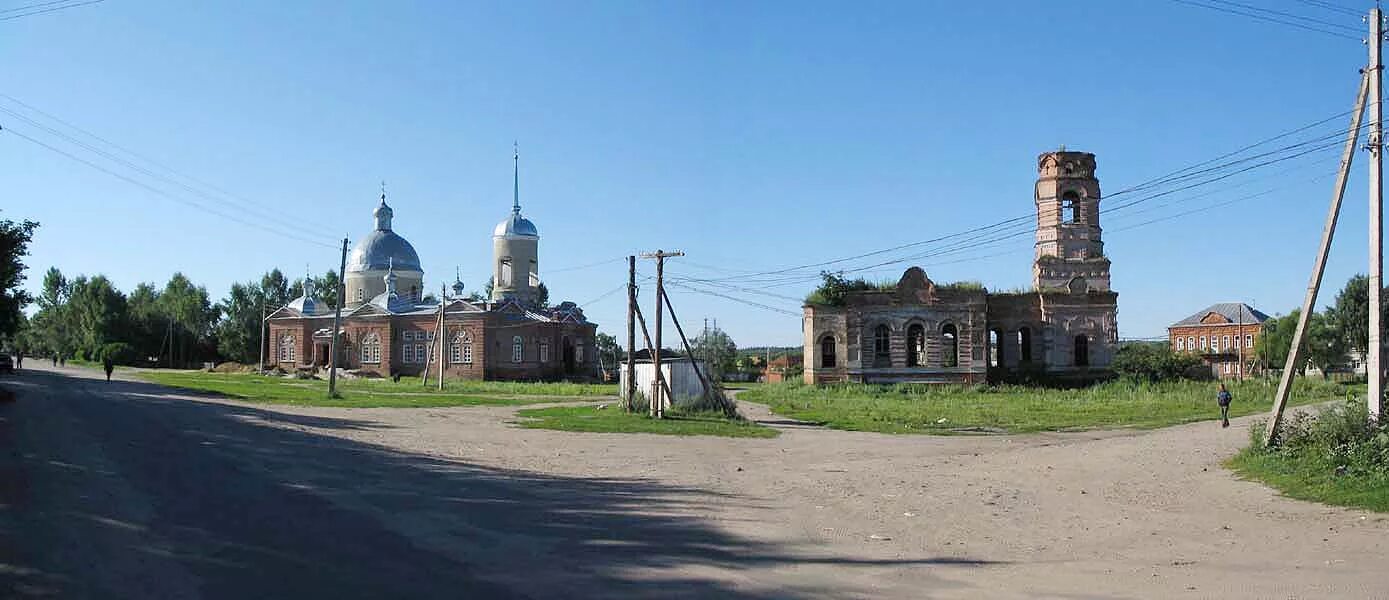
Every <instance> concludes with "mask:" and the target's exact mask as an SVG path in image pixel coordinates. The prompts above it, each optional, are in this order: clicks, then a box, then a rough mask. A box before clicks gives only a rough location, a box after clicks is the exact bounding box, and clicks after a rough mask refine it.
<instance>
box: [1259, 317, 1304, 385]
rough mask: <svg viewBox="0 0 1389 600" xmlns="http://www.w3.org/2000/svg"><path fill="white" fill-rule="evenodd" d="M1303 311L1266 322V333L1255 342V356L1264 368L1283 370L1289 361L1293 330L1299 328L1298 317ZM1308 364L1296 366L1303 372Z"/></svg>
mask: <svg viewBox="0 0 1389 600" xmlns="http://www.w3.org/2000/svg"><path fill="white" fill-rule="evenodd" d="M1301 314H1302V309H1296V310H1294V311H1292V312H1291V313H1288V314H1287V315H1284V316H1281V317H1275V318H1272V319H1269V320H1267V321H1265V322H1264V331H1263V333H1261V334H1260V335H1259V339H1258V340H1256V341H1255V342H1254V356H1256V357H1258V360H1259V363H1260V364H1261V365H1263V366H1264V368H1272V369H1281V368H1283V366H1284V365H1285V364H1287V361H1288V349H1289V348H1291V347H1292V345H1293V330H1294V329H1296V328H1297V319H1298V316H1299V315H1301ZM1306 366H1307V363H1306V362H1305V360H1304V362H1303V363H1302V364H1300V365H1296V366H1294V368H1295V369H1297V370H1299V371H1301V370H1302V369H1304V368H1306Z"/></svg>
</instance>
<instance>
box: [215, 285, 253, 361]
mask: <svg viewBox="0 0 1389 600" xmlns="http://www.w3.org/2000/svg"><path fill="white" fill-rule="evenodd" d="M263 297H264V294H262V293H261V290H260V287H259V286H257V285H256V284H255V283H233V284H232V286H231V291H230V292H228V294H227V297H226V298H225V299H223V300H222V301H221V302H220V303H218V305H217V308H218V311H219V312H220V313H221V314H222V320H220V321H218V323H217V353H218V354H221V355H222V356H224V357H226V358H229V359H231V360H235V361H238V362H241V363H247V364H249V363H251V362H254V361H257V360H260V343H261V333H262V331H261V327H262V325H261V308H262V306H261V299H262V298H263Z"/></svg>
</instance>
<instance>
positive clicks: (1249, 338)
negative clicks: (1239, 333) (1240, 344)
mask: <svg viewBox="0 0 1389 600" xmlns="http://www.w3.org/2000/svg"><path fill="white" fill-rule="evenodd" d="M1244 347H1245V348H1253V347H1254V334H1252V333H1246V334H1244Z"/></svg>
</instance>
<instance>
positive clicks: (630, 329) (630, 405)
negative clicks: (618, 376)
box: [627, 256, 637, 412]
mask: <svg viewBox="0 0 1389 600" xmlns="http://www.w3.org/2000/svg"><path fill="white" fill-rule="evenodd" d="M636 312H637V257H635V256H628V257H627V412H632V411H634V410H636V407H637V370H636V369H637V319H636Z"/></svg>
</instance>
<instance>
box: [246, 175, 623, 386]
mask: <svg viewBox="0 0 1389 600" xmlns="http://www.w3.org/2000/svg"><path fill="white" fill-rule="evenodd" d="M514 176H516V177H518V179H519V172H518V173H515V174H514ZM517 190H518V191H519V182H518V185H517ZM518 191H514V192H513V193H514V194H515V196H514V197H513V201H512V210H511V214H510V215H509V216H508V217H507V218H506V219H504V220H503V221H502V222H501V223H498V224H497V226H496V228H495V229H494V230H493V233H492V247H493V265H492V268H491V270H492V272H493V277H494V281H495V284H494V286H493V290H492V297H491V298H488V299H485V300H480V301H469V300H467V299H464V298H462V293H463V284H462V282H461V281H457V280H455V282H454V284H453V288H452V289H453V294H452V295H448V294H446V295H445V297H444V298H442V299H441V300H440V301H429V302H426V301H425V300H424V299H423V290H424V271H423V270H422V269H421V267H420V259H419V255H418V254H417V253H416V252H415V249H414V247H413V246H411V245H410V243H409V242H408V241H406V240H405V238H403V237H401V236H400V235H399V234H397V233H396V232H395V231H394V230H393V229H392V219H393V217H394V211H392V209H391V207H390V206H388V205H387V204H386V195H385V193H382V195H381V203H380V205H379V206H377V207H376V210H375V211H373V213H372V214H373V217H374V218H375V220H376V227H375V229H374V230H373V231H372V232H371V233H369V234H368V235H366V236H364V237H363V238H362V239H361V240H359V241H358V242H357V244H356V246H355V247H354V248H353V250H352V253H351V255H350V256H349V258H348V264H347V270H346V273H345V275H344V277H343V284H344V291H345V293H344V297H345V298H346V300H347V301H346V302H345V303H344V304H343V310H342V329H341V333H340V334H339V335H340V336H341V337H340V340H339V341H340V342H341V343H340V344H339V351H338V359H339V360H337V361H333V360H331V359H330V356H329V354H330V352H329V348H330V345H331V342H332V335H333V333H332V332H333V309H332V308H331V307H329V306H327V305H326V304H325V303H323V302H321V301H320V300H318V298H317V297H316V296H315V294H314V290H313V289H312V287H311V286H308V285H306V286H305V289H304V292H303V295H302V296H300V297H299V298H295V299H294V300H293V301H292V302H290V303H289V304H288V305H286V306H284V307H282V308H280V309H278V310H276V311H275V312H274V313H272V314H271V315H270V317H269V319H268V322H269V336H268V338H267V342H268V348H267V356H269V357H270V361H269V363H270V364H273V365H278V366H280V367H281V368H284V369H286V370H296V369H317V368H321V367H326V366H328V365H329V364H332V363H336V364H337V365H339V366H341V367H342V368H346V369H352V370H356V371H359V372H362V373H370V374H374V375H379V376H382V377H387V376H391V375H418V374H420V373H421V372H422V371H423V370H424V368H425V367H426V365H429V366H430V368H431V369H437V368H438V367H437V362H436V361H438V360H440V359H441V358H442V360H443V361H444V373H445V375H446V376H448V377H457V378H467V379H510V380H554V379H565V378H578V379H587V378H592V377H596V376H597V375H598V357H597V353H596V351H595V349H594V346H593V344H594V338H595V335H596V333H597V329H598V326H597V325H595V324H593V323H590V322H589V321H588V320H587V319H585V318H584V313H583V310H582V309H581V308H579V307H578V306H576V305H575V304H574V303H572V302H564V303H561V304H559V305H558V306H556V307H542V306H538V305H537V301H538V300H539V293H538V291H539V285H540V278H539V266H538V262H539V260H538V259H539V242H540V234H539V231H538V230H537V229H536V227H535V225H534V224H533V223H531V221H530V220H528V219H526V218H525V217H523V216H521V206H520V198H519V193H518ZM518 265H519V272H520V273H522V274H521V275H520V276H517V275H516V272H517V271H518ZM441 310H442V311H443V314H444V331H443V338H444V343H443V347H442V356H440V354H441V350H440V346H439V343H438V337H437V336H438V332H437V331H436V330H437V329H438V319H439V313H440V311H441Z"/></svg>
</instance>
